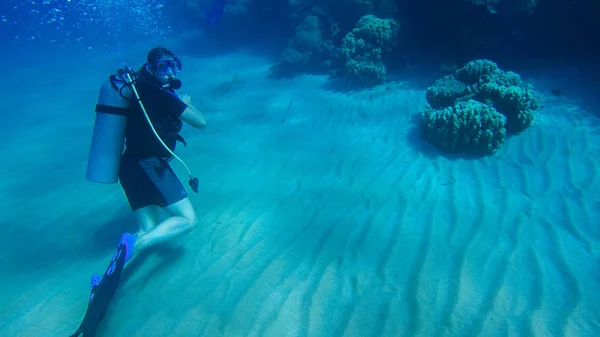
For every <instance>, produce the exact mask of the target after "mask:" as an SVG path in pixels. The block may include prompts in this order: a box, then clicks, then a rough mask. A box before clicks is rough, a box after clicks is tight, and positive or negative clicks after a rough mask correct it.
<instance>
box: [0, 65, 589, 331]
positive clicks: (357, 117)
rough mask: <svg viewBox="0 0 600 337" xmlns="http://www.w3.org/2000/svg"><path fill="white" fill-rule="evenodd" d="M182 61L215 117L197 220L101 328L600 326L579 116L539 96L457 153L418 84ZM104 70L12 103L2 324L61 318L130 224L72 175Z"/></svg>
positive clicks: (189, 87) (138, 274)
mask: <svg viewBox="0 0 600 337" xmlns="http://www.w3.org/2000/svg"><path fill="white" fill-rule="evenodd" d="M185 65H186V72H185V73H183V74H182V78H183V81H184V88H182V91H183V92H185V93H187V94H190V95H191V96H192V98H193V102H194V103H195V104H196V105H197V106H198V107H199V108H200V109H201V110H203V112H204V113H205V115H206V118H207V120H208V127H207V128H206V129H205V130H193V129H191V128H186V129H185V131H184V136H185V138H186V140H187V142H188V146H187V147H183V146H180V147H179V148H178V154H179V155H180V156H181V157H182V158H183V159H184V160H185V161H186V163H187V164H188V165H189V166H190V168H191V169H192V170H193V173H194V174H195V175H196V176H198V178H199V179H200V182H201V191H200V193H198V194H193V192H191V191H189V192H190V194H191V195H190V198H191V200H192V202H193V204H194V206H195V207H196V211H197V214H198V217H199V218H200V222H199V227H198V229H197V230H196V231H194V232H192V233H191V234H189V235H187V236H185V237H183V238H180V239H178V240H176V241H175V242H172V243H170V244H168V245H164V246H161V247H156V248H155V249H153V250H152V251H151V252H149V253H148V254H145V255H144V258H142V259H136V260H135V261H134V262H132V264H131V268H128V269H126V271H125V277H124V279H123V281H122V285H121V287H120V289H119V290H118V292H117V294H116V295H115V298H114V300H113V303H112V304H111V307H110V308H109V312H108V314H107V317H106V318H105V319H104V321H103V323H102V324H101V325H100V328H99V330H98V336H111V337H121V336H127V337H131V336H140V337H141V336H143V337H153V336H157V337H159V336H182V337H184V336H277V337H281V336H598V335H600V314H599V312H600V284H599V283H600V268H599V266H600V264H599V263H600V227H599V226H598V223H599V221H598V220H599V219H600V197H599V194H598V192H599V191H600V177H599V176H598V158H599V156H600V141H599V139H600V123H599V120H598V117H595V116H594V115H593V114H592V112H591V111H588V110H586V109H585V108H582V107H581V106H579V105H577V104H575V103H573V100H570V99H569V98H568V97H547V96H543V100H542V101H543V105H544V107H543V108H542V109H541V110H539V112H538V115H537V117H536V119H535V121H534V124H533V126H532V127H531V128H530V129H528V130H527V131H526V132H525V133H524V134H521V135H518V136H515V137H511V138H509V139H508V141H507V143H506V144H505V145H504V146H503V147H502V148H501V150H500V151H499V152H498V153H496V154H495V155H493V156H490V157H486V158H482V159H467V158H462V159H461V158H449V157H447V156H444V155H441V154H440V153H439V152H438V151H436V150H435V149H434V148H433V147H432V146H430V145H429V144H427V143H425V142H424V141H423V140H422V139H421V138H420V135H419V131H418V123H417V122H418V117H419V114H420V111H421V109H422V106H423V104H424V102H425V100H424V87H414V86H411V85H410V83H403V82H391V83H389V84H386V85H383V86H381V87H379V88H375V89H371V90H364V91H353V92H344V91H339V90H335V88H333V87H332V86H331V85H330V84H328V83H329V82H328V80H327V78H326V77H321V76H301V77H296V78H294V79H290V80H273V79H268V78H266V75H267V74H268V68H269V63H268V62H267V61H265V60H264V59H261V58H260V57H256V56H251V55H247V54H242V53H238V54H230V55H228V56H223V57H219V58H210V59H195V58H191V57H188V58H187V59H186V64H185ZM104 68H106V69H104V70H103V71H104V72H102V71H98V68H91V67H90V68H88V69H87V70H85V69H82V70H80V71H81V72H82V74H81V76H80V78H81V80H78V81H76V82H73V83H72V82H63V83H61V84H53V83H54V82H52V81H48V83H46V82H44V81H43V80H39V81H38V83H37V87H36V88H35V89H36V90H32V91H31V92H26V93H23V92H20V93H15V95H12V96H11V95H9V96H8V97H7V98H6V100H5V102H4V103H3V105H4V107H3V109H11V110H12V111H15V110H16V111H18V112H19V113H20V114H21V116H22V118H21V119H19V121H17V122H15V125H13V126H10V127H6V130H5V132H4V133H3V135H2V136H0V137H2V145H1V147H2V151H3V153H4V163H3V165H2V166H1V167H0V174H1V176H0V177H1V178H0V198H2V203H0V212H1V214H2V216H3V226H1V228H0V244H1V247H2V248H1V249H2V254H1V256H0V258H1V259H2V260H1V262H2V263H1V264H0V286H1V290H0V293H1V295H0V304H1V306H0V316H1V317H2V319H1V320H0V336H23V337H38V336H39V337H42V336H68V335H69V334H71V333H73V332H74V331H75V329H76V328H77V326H78V325H79V323H80V321H81V318H82V317H83V314H84V312H85V309H86V305H87V296H88V292H89V288H88V284H89V278H90V276H91V275H92V274H95V273H103V272H104V270H105V269H106V265H107V263H108V261H109V260H110V257H111V256H112V254H113V251H114V248H115V247H116V244H117V241H118V239H119V235H120V233H122V232H124V231H135V229H136V228H135V223H134V219H133V216H132V215H131V213H130V212H129V209H128V207H127V204H126V201H125V198H124V196H123V194H122V192H121V190H120V187H119V186H118V185H97V184H93V183H90V182H87V181H85V180H84V174H85V165H86V158H87V151H88V148H89V141H90V133H91V127H92V123H93V116H94V115H93V105H94V104H95V101H96V98H97V92H98V88H99V84H100V83H101V82H102V81H103V80H104V79H105V72H110V71H112V70H113V69H111V68H110V67H106V65H105V66H104ZM106 74H107V73H106ZM65 92H67V93H69V94H68V95H64V93H65ZM36 116H39V117H36ZM17 135H18V136H17ZM11 140H18V144H19V145H18V146H17V145H15V143H11ZM172 165H173V167H174V168H175V170H176V171H177V173H178V174H179V176H180V178H181V179H182V180H185V179H186V175H185V171H184V170H183V168H182V167H181V165H179V164H178V163H176V162H173V164H172ZM454 179H455V181H454ZM452 182H454V183H452Z"/></svg>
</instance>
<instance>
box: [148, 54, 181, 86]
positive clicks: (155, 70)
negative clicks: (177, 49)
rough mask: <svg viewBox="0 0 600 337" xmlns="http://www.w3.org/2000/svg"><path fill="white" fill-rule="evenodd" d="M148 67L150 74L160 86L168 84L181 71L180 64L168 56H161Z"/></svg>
mask: <svg viewBox="0 0 600 337" xmlns="http://www.w3.org/2000/svg"><path fill="white" fill-rule="evenodd" d="M150 66H151V70H152V74H153V75H154V77H156V79H157V80H158V81H159V82H160V83H162V84H168V83H169V81H171V80H173V79H174V78H175V77H176V76H177V73H178V72H180V71H181V62H180V61H179V60H178V59H177V58H175V57H170V56H163V57H161V58H160V59H158V61H156V62H155V63H154V64H152V65H150Z"/></svg>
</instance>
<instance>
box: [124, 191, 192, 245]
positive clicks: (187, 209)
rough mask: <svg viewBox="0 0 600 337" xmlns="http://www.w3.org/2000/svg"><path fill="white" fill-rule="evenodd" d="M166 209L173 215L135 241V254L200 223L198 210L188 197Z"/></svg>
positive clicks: (189, 229) (181, 233)
mask: <svg viewBox="0 0 600 337" xmlns="http://www.w3.org/2000/svg"><path fill="white" fill-rule="evenodd" d="M165 210H166V211H167V212H168V213H169V214H170V215H171V217H169V218H167V219H165V220H164V221H162V222H161V223H159V224H158V225H156V227H154V228H152V229H151V230H150V231H148V232H146V233H144V234H142V235H140V236H139V237H138V238H137V240H136V242H135V246H134V249H133V253H134V254H137V253H139V252H140V251H142V250H144V249H145V248H148V247H150V246H153V245H156V244H158V243H161V242H165V241H168V240H170V239H173V238H176V237H179V236H182V235H184V234H187V233H189V232H191V231H192V230H194V228H196V225H197V223H198V220H197V218H196V212H195V211H194V207H193V206H192V203H191V202H190V200H189V199H188V198H185V199H183V200H181V201H178V202H176V203H174V204H172V205H169V206H166V207H165Z"/></svg>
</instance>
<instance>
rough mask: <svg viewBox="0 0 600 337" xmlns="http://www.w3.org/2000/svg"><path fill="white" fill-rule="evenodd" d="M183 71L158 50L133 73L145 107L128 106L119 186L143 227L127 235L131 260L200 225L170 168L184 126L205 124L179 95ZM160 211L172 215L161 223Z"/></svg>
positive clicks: (178, 63)
mask: <svg viewBox="0 0 600 337" xmlns="http://www.w3.org/2000/svg"><path fill="white" fill-rule="evenodd" d="M180 71H181V61H180V60H179V59H178V58H177V57H175V55H174V54H173V53H172V52H171V51H170V50H168V49H166V48H162V47H157V48H154V49H152V50H150V52H149V53H148V55H147V63H146V64H144V65H143V66H142V67H141V68H140V69H139V71H138V72H136V73H135V74H134V75H135V77H136V81H135V87H134V89H135V90H136V91H137V95H134V96H139V101H140V102H141V103H142V104H133V105H131V106H130V111H129V113H128V116H127V119H128V120H127V124H126V129H125V147H126V150H125V152H124V153H123V154H122V156H121V165H120V170H119V182H120V183H121V187H122V188H123V191H124V192H125V195H126V197H127V200H128V202H129V206H130V208H131V210H132V211H133V213H134V215H135V218H136V220H137V222H138V224H139V225H140V230H139V231H138V232H137V233H136V234H135V236H134V237H133V236H129V237H128V234H127V233H125V234H124V236H125V237H126V238H127V241H129V242H130V244H131V246H130V249H132V257H133V256H135V255H136V254H137V253H139V252H140V251H142V250H144V249H145V248H147V247H150V246H153V245H155V244H158V243H161V242H164V241H167V240H169V239H172V238H175V237H178V236H181V235H183V234H186V233H188V232H190V231H192V230H193V229H194V228H195V227H196V224H197V218H196V213H195V211H194V208H193V206H192V203H191V202H190V200H189V198H188V195H187V193H186V191H185V189H184V187H183V185H182V184H181V182H180V181H179V179H178V178H177V176H176V175H175V173H174V172H173V169H172V168H171V166H170V165H169V161H170V160H171V159H172V158H173V154H172V152H173V151H175V145H176V143H177V141H180V142H182V143H183V144H184V145H185V140H184V139H183V137H181V135H179V132H180V131H181V128H182V126H183V123H182V122H186V123H187V124H189V125H191V126H192V127H194V128H199V129H201V128H204V127H205V126H206V120H205V118H204V116H203V115H202V114H201V113H200V112H199V111H198V110H197V109H196V108H195V107H194V106H193V105H192V104H191V99H190V97H189V96H187V95H183V96H181V97H180V96H179V95H178V94H176V93H175V90H177V89H179V88H180V87H181V82H180V80H179V79H177V78H176V75H177V73H178V72H180ZM97 109H100V110H101V109H102V107H101V106H99V107H98V108H97ZM143 109H145V111H142V110H143ZM146 116H147V118H149V120H150V122H151V123H148V121H147V118H146ZM150 124H151V125H152V126H153V127H154V129H155V130H156V133H157V134H158V136H159V137H160V139H159V137H156V135H155V134H154V132H152V131H153V130H152V128H151V127H150ZM161 140H162V144H161ZM164 145H166V146H167V147H168V149H167V148H165V147H164ZM169 150H170V151H169ZM159 207H160V208H163V209H164V210H166V211H167V213H168V214H169V215H170V217H169V218H167V219H165V220H164V221H162V222H159V219H158V210H159V209H158V208H159Z"/></svg>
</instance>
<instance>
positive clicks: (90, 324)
mask: <svg viewBox="0 0 600 337" xmlns="http://www.w3.org/2000/svg"><path fill="white" fill-rule="evenodd" d="M132 238H133V241H135V237H133V235H130V234H127V233H126V234H123V236H121V241H119V245H118V246H117V251H116V252H115V254H114V255H113V258H112V259H111V261H110V263H109V265H108V268H106V272H105V273H104V275H102V276H99V275H94V276H92V278H91V280H90V288H91V290H90V299H89V301H88V306H87V310H86V312H85V316H83V321H82V322H81V324H80V325H79V327H78V328H77V331H75V333H74V334H72V335H71V336H70V337H78V336H80V335H82V334H83V337H95V336H96V329H97V328H98V324H100V322H101V321H102V319H104V315H105V314H106V309H107V308H108V303H109V302H110V300H111V298H112V297H113V295H114V294H115V292H116V291H117V288H118V287H119V283H120V282H121V274H122V272H123V267H124V266H125V263H126V262H127V261H128V260H129V259H130V258H131V255H132V253H133V241H132Z"/></svg>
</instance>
